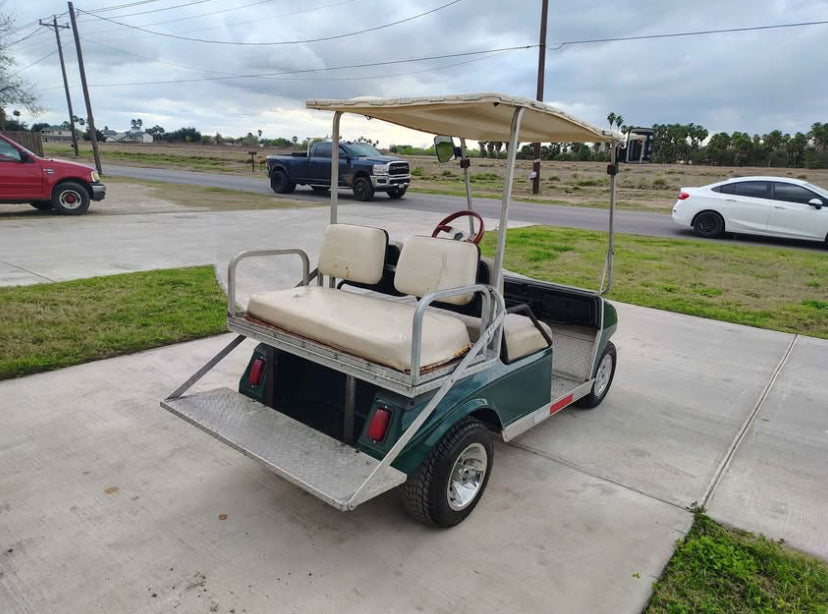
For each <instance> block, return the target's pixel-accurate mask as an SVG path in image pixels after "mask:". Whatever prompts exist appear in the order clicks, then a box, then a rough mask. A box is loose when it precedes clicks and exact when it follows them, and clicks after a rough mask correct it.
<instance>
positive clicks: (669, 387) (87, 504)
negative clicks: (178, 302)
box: [0, 205, 828, 613]
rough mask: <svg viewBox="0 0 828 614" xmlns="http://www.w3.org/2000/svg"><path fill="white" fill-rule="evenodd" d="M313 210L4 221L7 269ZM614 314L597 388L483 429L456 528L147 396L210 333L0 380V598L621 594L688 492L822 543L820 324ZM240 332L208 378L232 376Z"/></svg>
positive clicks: (265, 603) (203, 600) (314, 228)
mask: <svg viewBox="0 0 828 614" xmlns="http://www.w3.org/2000/svg"><path fill="white" fill-rule="evenodd" d="M377 211H378V209H377V208H376V207H375V206H370V207H367V208H363V206H358V205H349V206H347V207H345V208H344V209H343V218H342V219H343V221H356V222H357V223H374V224H377V223H381V224H382V225H383V226H385V227H388V228H389V229H390V230H391V232H392V235H393V236H395V238H396V237H402V236H404V235H406V234H411V233H413V232H420V231H422V230H425V229H426V228H428V227H430V226H431V225H432V224H433V223H434V221H435V220H433V219H431V218H432V217H436V216H433V215H430V214H424V213H422V212H415V211H411V212H409V211H400V210H398V209H388V210H381V215H379V216H378V215H377ZM326 215H327V213H326V212H325V211H324V210H319V211H317V210H309V209H303V210H295V211H291V210H270V211H255V212H230V213H199V214H176V213H170V214H153V215H130V216H109V217H107V216H97V217H94V218H93V217H92V216H88V217H84V218H78V219H67V218H52V217H38V218H36V219H31V220H22V221H21V220H17V219H15V220H5V221H4V222H3V223H2V224H0V246H2V247H0V250H1V251H0V260H2V261H3V262H5V263H6V266H7V267H8V268H7V274H6V276H5V277H2V283H6V284H9V283H15V282H16V281H21V280H22V281H25V282H30V283H35V282H37V281H44V280H46V279H69V278H75V277H87V276H91V275H99V274H107V273H114V272H123V271H127V270H140V269H147V268H154V267H170V266H183V265H189V264H204V263H209V262H214V263H220V264H221V265H222V266H221V267H220V270H223V268H224V267H223V265H224V263H226V262H227V260H229V258H230V257H231V256H232V255H233V254H234V253H235V252H236V251H239V250H240V249H243V248H253V247H286V246H288V245H299V246H302V247H305V248H307V249H309V250H311V251H312V252H313V251H315V247H316V246H317V245H318V240H319V235H320V233H321V230H322V229H323V228H324V225H325V223H326ZM291 266H292V265H291ZM273 269H274V267H273V266H272V265H269V266H268V265H264V264H260V265H258V266H251V267H249V268H247V269H245V271H246V272H245V274H244V275H242V277H241V279H240V286H241V289H242V294H246V293H247V292H249V291H250V290H251V289H253V288H254V287H255V286H254V282H256V283H258V284H261V283H262V282H263V281H264V283H266V284H268V285H276V284H284V283H289V282H290V281H292V280H293V279H295V278H296V276H298V267H296V268H295V269H293V270H291V269H290V267H286V268H284V269H281V268H280V272H279V273H276V272H274V270H273ZM618 308H619V316H620V327H619V334H618V336H617V344H618V345H619V368H618V372H617V375H616V381H615V384H614V387H613V391H612V392H611V394H610V396H609V397H608V398H607V400H606V401H605V402H604V404H602V405H601V406H600V407H599V408H597V409H595V410H591V411H578V410H567V411H565V412H562V413H561V414H560V415H559V416H557V417H555V418H554V419H552V420H550V421H548V422H546V423H544V424H542V425H541V426H539V427H538V428H536V429H534V430H532V431H530V432H529V433H527V434H526V435H524V436H523V437H521V438H519V439H518V440H517V441H516V442H514V443H513V444H511V445H500V446H498V447H497V449H496V465H495V470H494V473H493V476H492V480H491V481H490V484H489V488H488V490H487V492H486V496H485V497H484V499H483V501H482V502H481V505H480V506H479V507H478V509H477V510H476V511H475V513H474V514H473V515H472V516H471V517H470V518H469V519H468V520H467V521H466V522H465V523H464V524H463V525H461V526H460V527H457V528H455V529H453V530H450V531H432V530H428V529H425V528H423V527H420V526H419V525H417V524H415V523H413V522H411V521H410V520H408V518H407V517H406V516H405V515H404V513H403V511H402V508H401V505H400V504H399V502H398V500H397V496H396V494H395V493H393V492H392V493H388V494H387V495H385V496H383V497H381V498H380V499H378V500H375V501H372V502H369V503H368V504H366V505H364V506H362V507H360V508H359V509H358V510H356V511H355V512H352V513H340V512H336V511H335V510H333V509H331V508H328V507H327V506H325V505H324V504H322V503H320V502H318V501H316V500H315V499H313V498H312V497H310V496H309V495H305V494H304V493H302V492H301V491H299V490H298V489H296V488H294V487H292V486H290V485H289V484H287V483H285V482H283V481H282V480H280V479H279V478H277V477H275V476H274V475H273V474H271V473H269V472H268V471H266V470H265V469H263V468H262V467H260V466H259V465H258V464H256V463H255V462H254V461H251V460H249V459H247V458H246V457H244V456H242V455H240V454H238V453H237V452H235V451H233V450H231V449H230V448H228V447H226V446H224V445H222V444H220V443H219V442H217V441H216V440H214V439H212V438H210V437H209V436H207V435H205V434H204V433H202V432H201V431H199V430H197V429H195V428H193V427H192V426H190V425H188V424H186V423H184V422H183V421H181V420H179V419H178V418H176V417H174V416H172V415H171V414H168V413H167V412H165V411H164V410H162V409H161V408H160V407H159V406H158V402H159V400H160V399H161V398H162V397H163V396H165V395H166V394H168V393H169V392H170V391H171V390H172V389H173V388H175V387H176V386H177V385H178V384H179V383H180V382H181V381H183V380H184V379H185V378H186V377H187V376H188V375H189V374H190V373H192V372H193V371H194V370H195V369H196V368H197V367H198V366H200V364H201V363H203V362H204V361H205V360H206V359H207V358H209V357H210V356H211V355H212V354H213V353H214V352H215V351H216V350H217V349H218V348H219V347H220V346H221V345H222V344H223V343H225V342H226V340H227V339H228V338H229V337H228V336H221V337H218V338H214V339H206V340H202V341H196V342H192V343H187V344H181V345H178V346H172V347H168V348H162V349H158V350H153V351H149V352H144V353H140V354H135V355H131V356H124V357H120V358H115V359H111V360H106V361H101V362H97V363H91V364H87V365H81V366H78V367H72V368H69V369H63V370H61V371H56V372H53V373H46V374H41V375H35V376H30V377H26V378H21V379H18V380H11V381H5V382H0V416H2V423H0V424H2V429H0V611H3V612H5V611H11V612H38V613H39V612H45V611H61V612H78V613H81V612H83V613H86V612H90V611H101V612H118V611H130V612H172V611H176V610H178V611H182V612H197V611H203V612H211V611H213V612H231V611H235V612H239V613H241V612H264V611H285V612H290V611H296V612H318V611H341V612H351V611H354V612H356V611H359V612H386V611H399V612H416V611H425V612H430V611H435V612H443V611H445V612H449V611H451V612H489V611H491V612H494V611H504V610H510V611H561V612H637V611H640V609H641V608H642V607H643V605H644V604H645V603H646V601H647V599H648V596H649V591H650V585H651V582H652V581H653V580H654V579H655V578H656V577H657V576H658V575H659V574H660V572H661V570H662V568H663V565H664V564H665V563H666V561H667V560H668V559H669V557H670V555H671V553H672V549H673V546H674V542H675V540H676V539H677V538H679V537H680V536H682V535H683V534H684V533H685V532H686V530H687V529H688V528H689V526H690V523H691V520H692V519H691V515H690V514H689V513H688V512H687V511H686V510H685V507H686V506H688V505H690V504H692V503H693V502H698V503H703V502H705V501H706V502H707V506H708V508H709V510H710V513H711V515H712V516H713V517H714V518H717V519H721V520H723V521H726V522H729V523H731V524H734V525H736V526H739V527H742V528H745V529H749V530H755V531H762V532H764V533H766V534H767V535H769V536H771V537H773V538H784V539H785V540H786V541H787V542H788V543H790V544H791V545H793V546H795V547H797V548H801V549H803V550H806V551H808V552H811V553H814V554H816V555H818V556H821V557H822V558H828V529H826V526H825V522H824V519H825V518H826V517H828V493H826V489H825V487H824V486H825V479H824V474H825V470H824V469H825V467H826V466H828V381H827V380H826V378H825V377H824V374H825V366H824V365H826V364H828V342H825V341H822V340H815V339H810V338H802V337H795V336H793V335H787V334H782V333H775V332H772V331H763V330H759V329H753V328H748V327H742V326H736V325H731V324H725V323H721V322H714V321H709V320H702V319H698V318H692V317H688V316H681V315H677V314H670V313H666V312H661V311H655V310H650V309H644V308H639V307H632V306H626V305H619V306H618ZM250 347H252V346H251V345H250V344H249V343H248V344H246V345H244V346H242V348H240V349H238V350H236V352H235V353H234V354H232V355H231V357H230V358H229V359H228V360H226V361H225V362H224V363H222V364H221V365H220V368H218V369H217V370H215V371H214V372H213V373H211V374H210V376H209V379H207V378H205V381H204V382H203V385H202V387H203V388H209V387H213V386H217V385H228V386H231V387H232V386H234V385H235V382H236V381H237V378H238V376H239V374H240V373H241V371H242V369H243V365H244V364H245V362H246V359H247V355H249V349H250Z"/></svg>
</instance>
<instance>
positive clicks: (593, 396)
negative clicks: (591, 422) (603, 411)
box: [575, 341, 618, 409]
mask: <svg viewBox="0 0 828 614" xmlns="http://www.w3.org/2000/svg"><path fill="white" fill-rule="evenodd" d="M605 359H609V360H611V361H612V362H611V363H610V364H609V367H608V369H609V373H608V376H609V377H608V378H607V379H602V377H601V369H602V367H604V368H606V367H605V366H604V360H605ZM616 364H618V352H616V351H615V344H614V343H613V342H612V341H610V342H609V343H607V347H605V348H604V351H603V352H601V357H600V358H599V359H598V369H596V372H595V383H594V384H593V385H592V390H590V391H589V394H588V395H586V396H585V397H581V398H580V399H578V400H577V401H575V406H576V407H580V408H582V409H592V408H593V407H598V406H599V405H600V404H601V401H603V400H604V397H606V396H607V393H608V392H609V389H610V386H612V380H613V378H614V377H615V365H616Z"/></svg>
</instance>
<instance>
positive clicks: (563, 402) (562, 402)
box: [549, 394, 572, 415]
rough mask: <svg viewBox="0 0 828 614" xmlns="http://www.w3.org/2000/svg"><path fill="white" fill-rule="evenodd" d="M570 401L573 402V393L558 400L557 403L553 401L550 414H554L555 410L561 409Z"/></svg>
mask: <svg viewBox="0 0 828 614" xmlns="http://www.w3.org/2000/svg"><path fill="white" fill-rule="evenodd" d="M570 403H572V395H571V394H570V395H567V396H565V397H564V398H562V399H561V400H560V401H558V402H557V403H553V404H552V405H551V406H550V407H549V415H552V414H554V413H555V412H558V411H561V410H562V409H563V408H564V407H566V406H567V405H569V404H570Z"/></svg>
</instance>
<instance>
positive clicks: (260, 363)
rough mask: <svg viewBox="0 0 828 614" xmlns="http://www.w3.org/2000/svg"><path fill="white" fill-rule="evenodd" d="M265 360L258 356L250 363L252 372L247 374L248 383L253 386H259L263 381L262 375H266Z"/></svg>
mask: <svg viewBox="0 0 828 614" xmlns="http://www.w3.org/2000/svg"><path fill="white" fill-rule="evenodd" d="M264 368H265V361H264V360H263V359H261V358H257V359H256V360H254V361H253V364H252V365H250V373H249V374H248V376H247V383H248V384H250V385H251V386H258V385H259V384H261V383H262V376H263V375H264Z"/></svg>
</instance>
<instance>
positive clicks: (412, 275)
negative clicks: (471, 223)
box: [394, 237, 480, 305]
mask: <svg viewBox="0 0 828 614" xmlns="http://www.w3.org/2000/svg"><path fill="white" fill-rule="evenodd" d="M479 262H480V249H479V248H478V247H477V246H476V245H475V244H474V243H468V242H466V241H454V240H451V239H437V238H433V237H411V238H409V239H408V240H407V241H406V242H405V245H403V249H402V253H401V254H400V259H399V261H398V262H397V272H396V274H395V276H394V287H395V288H396V289H397V291H398V292H402V293H403V294H410V295H412V296H416V297H417V298H422V297H423V296H425V295H426V294H428V293H429V292H434V291H435V290H448V289H449V288H458V287H460V286H470V285H472V284H474V283H475V282H476V281H477V266H478V264H479ZM473 298H474V295H472V294H463V295H461V296H452V297H449V298H445V299H442V300H441V301H440V302H444V303H451V304H453V305H468V304H469V303H470V302H471V301H472V299H473Z"/></svg>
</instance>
